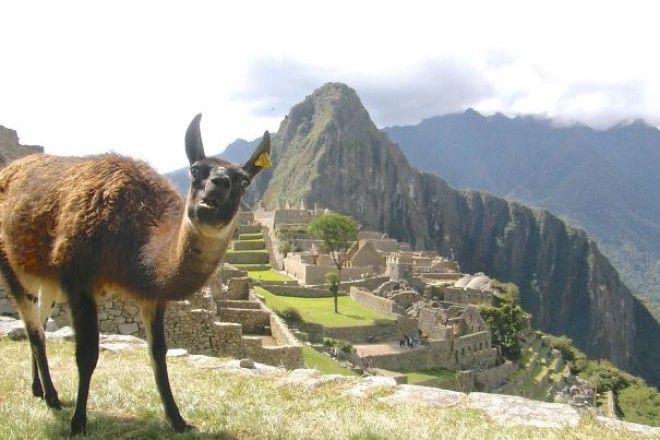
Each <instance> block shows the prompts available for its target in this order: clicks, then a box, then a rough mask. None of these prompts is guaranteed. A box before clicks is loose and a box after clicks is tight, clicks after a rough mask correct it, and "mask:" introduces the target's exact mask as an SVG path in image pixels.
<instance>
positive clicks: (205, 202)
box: [199, 197, 220, 209]
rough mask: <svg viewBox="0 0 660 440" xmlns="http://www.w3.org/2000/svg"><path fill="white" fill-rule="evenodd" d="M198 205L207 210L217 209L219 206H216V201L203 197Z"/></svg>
mask: <svg viewBox="0 0 660 440" xmlns="http://www.w3.org/2000/svg"><path fill="white" fill-rule="evenodd" d="M199 205H200V206H202V207H204V208H209V209H217V208H218V207H219V206H220V205H218V201H217V200H215V199H212V198H207V197H204V198H203V199H202V200H201V202H199Z"/></svg>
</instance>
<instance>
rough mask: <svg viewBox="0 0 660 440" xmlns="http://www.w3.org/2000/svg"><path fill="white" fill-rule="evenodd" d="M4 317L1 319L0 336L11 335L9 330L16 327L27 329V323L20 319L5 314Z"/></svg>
mask: <svg viewBox="0 0 660 440" xmlns="http://www.w3.org/2000/svg"><path fill="white" fill-rule="evenodd" d="M2 318H3V319H2V320H0V336H9V332H11V331H13V330H14V329H15V328H22V329H25V324H23V321H21V320H19V319H13V318H9V317H4V316H3V317H2ZM26 337H27V335H26Z"/></svg>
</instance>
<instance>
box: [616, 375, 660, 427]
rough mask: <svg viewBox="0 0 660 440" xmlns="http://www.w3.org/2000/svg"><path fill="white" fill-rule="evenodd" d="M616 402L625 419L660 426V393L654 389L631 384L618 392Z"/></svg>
mask: <svg viewBox="0 0 660 440" xmlns="http://www.w3.org/2000/svg"><path fill="white" fill-rule="evenodd" d="M617 403H618V406H619V408H620V409H621V412H623V417H624V419H625V420H626V421H628V422H634V423H643V424H645V425H651V426H660V394H659V393H658V391H657V390H656V389H654V388H651V387H649V386H646V385H642V384H634V385H631V386H629V387H627V388H624V389H623V390H621V391H620V392H619V394H618V396H617Z"/></svg>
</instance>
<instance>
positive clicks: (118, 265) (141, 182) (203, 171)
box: [0, 115, 270, 435]
mask: <svg viewBox="0 0 660 440" xmlns="http://www.w3.org/2000/svg"><path fill="white" fill-rule="evenodd" d="M200 117H201V115H198V116H197V117H195V119H193V121H192V122H191V124H190V126H189V128H188V131H187V133H186V153H187V155H188V158H189V161H190V164H191V176H192V182H191V189H190V191H189V193H188V197H187V199H186V200H185V201H184V200H183V199H182V198H181V197H180V196H179V195H178V194H177V192H176V190H175V189H174V187H173V186H172V185H171V184H170V183H169V182H168V181H167V180H166V179H165V178H163V177H162V176H161V175H159V174H158V173H157V172H156V171H154V170H153V169H152V168H150V167H149V166H148V165H147V164H146V163H144V162H141V161H137V160H133V159H130V158H126V157H121V156H117V155H112V154H106V155H100V156H92V157H85V158H80V157H56V156H50V155H46V154H36V155H32V156H28V157H26V158H23V159H20V160H17V161H15V162H13V163H11V164H10V165H9V166H7V167H6V168H4V169H3V170H1V171H0V272H2V274H3V275H4V276H5V278H6V279H7V282H8V284H9V286H10V291H11V292H10V293H11V294H12V296H13V297H14V299H15V301H16V306H17V309H18V311H19V313H20V314H21V317H22V318H23V320H24V321H25V324H26V329H27V332H28V337H29V339H30V344H31V347H32V356H33V367H32V368H33V383H32V391H33V394H34V395H35V396H39V397H44V398H45V399H46V403H47V404H48V406H50V407H51V408H54V409H59V408H60V407H61V405H60V402H59V399H58V396H57V392H56V390H55V388H54V386H53V384H52V381H51V379H50V374H49V371H48V362H47V358H46V351H45V338H44V332H43V326H44V324H45V321H46V320H47V318H48V315H49V313H50V310H51V308H52V306H53V304H54V303H55V302H56V301H68V302H69V305H70V309H71V315H72V322H73V326H74V329H75V331H76V362H77V366H78V371H79V388H78V397H77V400H76V408H75V410H74V415H73V418H72V420H71V432H72V434H74V435H75V434H80V433H85V430H86V422H87V418H86V405H87V396H88V392H89V382H90V380H91V376H92V373H93V371H94V368H95V366H96V361H97V358H98V321H97V316H96V298H98V297H99V296H100V295H103V294H105V293H106V292H112V293H117V294H120V295H123V296H126V297H129V298H131V299H132V300H134V301H136V302H137V303H138V304H139V305H140V306H141V309H142V317H143V320H144V322H145V328H146V331H147V337H148V339H149V345H150V353H151V357H152V361H153V366H154V374H155V377H156V384H157V386H158V390H159V392H160V395H161V399H162V401H163V405H164V408H165V413H166V416H167V418H168V419H169V421H170V423H171V424H172V426H173V427H174V429H175V430H177V431H184V430H186V429H189V428H190V426H189V425H188V424H187V423H186V422H185V421H184V420H183V418H182V417H181V415H180V414H179V410H178V408H177V406H176V403H175V402H174V398H173V396H172V392H171V390H170V386H169V380H168V376H167V367H166V363H165V353H166V352H167V347H166V343H165V336H164V328H163V326H164V313H165V307H166V302H167V301H168V300H173V299H181V298H184V297H186V296H188V295H190V294H192V293H193V292H195V291H196V290H198V289H199V288H200V287H201V286H202V285H203V284H204V283H205V282H206V281H207V279H208V277H209V276H210V275H211V274H212V273H213V271H214V270H215V268H216V267H217V265H218V263H219V262H220V259H221V258H222V257H223V255H224V253H225V251H226V248H227V245H228V243H229V241H230V239H231V236H232V234H233V231H234V228H235V225H236V220H237V218H238V216H237V212H238V205H239V202H240V198H241V196H242V194H243V192H244V191H245V189H246V188H247V186H248V185H249V183H250V181H251V180H252V178H253V177H254V176H255V175H256V174H257V173H258V172H259V170H260V167H259V166H257V165H256V163H257V159H258V158H259V157H260V156H261V155H263V154H264V153H266V154H267V153H268V152H269V150H270V140H269V137H268V133H266V134H265V135H264V139H263V140H262V142H261V144H260V145H259V147H257V150H256V151H255V152H254V154H253V155H252V157H251V158H250V159H249V160H248V161H247V162H246V163H245V164H244V165H243V166H242V167H240V166H238V165H235V164H232V163H229V162H226V161H223V160H220V159H215V158H206V156H205V154H204V149H203V145H202V141H201V136H200V133H199V121H200Z"/></svg>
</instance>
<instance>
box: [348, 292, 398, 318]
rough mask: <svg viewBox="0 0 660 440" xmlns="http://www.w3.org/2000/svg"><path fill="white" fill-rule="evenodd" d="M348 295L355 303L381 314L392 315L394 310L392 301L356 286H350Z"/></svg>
mask: <svg viewBox="0 0 660 440" xmlns="http://www.w3.org/2000/svg"><path fill="white" fill-rule="evenodd" d="M349 295H350V296H351V298H352V299H353V301H355V302H356V303H358V304H361V305H363V306H365V307H366V308H368V309H370V310H373V311H374V312H377V313H381V314H383V315H390V316H393V315H394V312H395V310H396V304H395V303H394V301H392V300H389V299H387V298H381V297H380V296H376V295H373V294H372V293H371V292H368V291H366V290H364V289H360V288H358V287H351V288H350V290H349Z"/></svg>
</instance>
